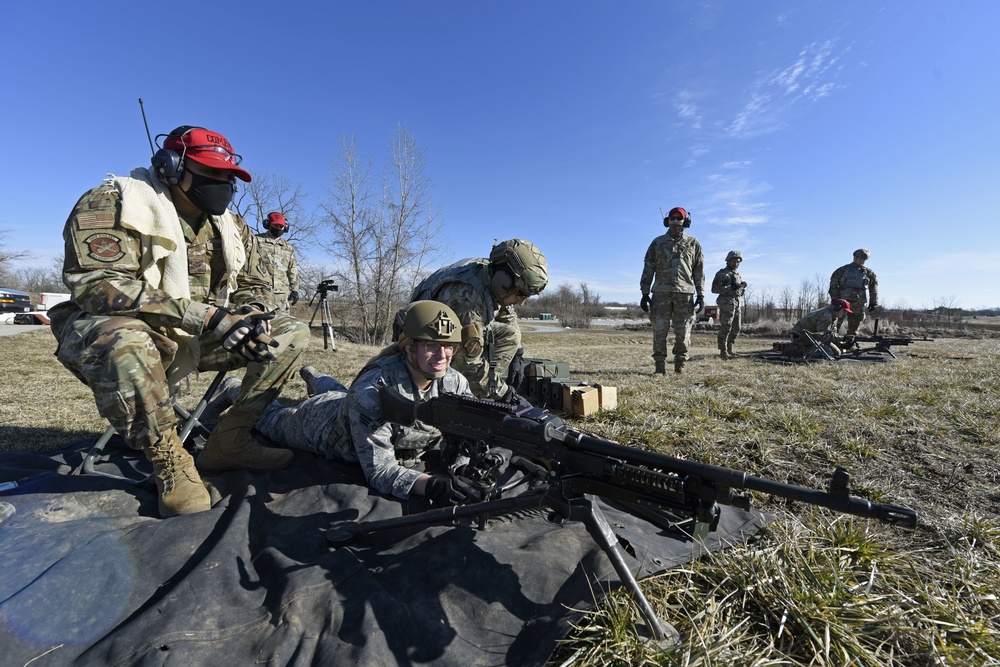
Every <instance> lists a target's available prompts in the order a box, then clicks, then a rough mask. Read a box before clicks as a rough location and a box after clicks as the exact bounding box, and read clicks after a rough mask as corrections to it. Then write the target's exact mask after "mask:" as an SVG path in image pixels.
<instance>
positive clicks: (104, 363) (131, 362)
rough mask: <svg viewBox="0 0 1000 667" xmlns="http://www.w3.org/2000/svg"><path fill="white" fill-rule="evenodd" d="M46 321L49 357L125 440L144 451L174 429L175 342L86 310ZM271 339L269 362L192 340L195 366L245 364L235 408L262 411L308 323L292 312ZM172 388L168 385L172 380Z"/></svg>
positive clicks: (305, 339)
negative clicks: (53, 343) (82, 386)
mask: <svg viewBox="0 0 1000 667" xmlns="http://www.w3.org/2000/svg"><path fill="white" fill-rule="evenodd" d="M59 324H60V325H61V326H56V322H53V333H54V334H55V336H56V340H58V341H59V348H58V350H57V351H56V356H57V358H58V359H59V361H60V362H62V364H63V365H64V366H66V368H68V369H69V370H70V371H72V372H73V374H74V375H76V376H77V377H78V378H80V379H81V380H83V381H84V382H85V383H86V384H87V386H88V387H90V390H91V391H93V392H94V400H95V402H96V404H97V411H98V413H100V415H101V416H102V417H104V418H105V419H107V420H108V421H109V422H110V423H111V425H112V426H114V427H115V430H116V431H118V434H119V435H121V436H122V438H123V439H124V440H125V442H127V443H128V445H129V446H130V447H132V448H134V449H145V448H146V447H148V446H149V445H152V444H155V443H157V442H159V441H160V440H161V439H162V438H163V434H164V433H166V432H168V431H169V430H170V429H174V428H176V426H177V416H176V414H175V413H174V408H173V394H175V393H176V383H177V382H179V380H180V378H174V377H170V373H171V364H172V363H173V361H174V359H175V357H176V356H177V351H178V344H177V343H176V342H175V341H173V340H172V339H170V338H169V337H167V336H166V335H165V334H164V333H162V332H161V331H159V330H157V329H154V328H152V327H150V326H149V325H148V324H146V323H145V322H143V321H142V320H139V319H137V318H134V317H116V316H104V315H88V314H86V313H80V314H79V316H77V317H75V319H70V320H68V321H66V322H60V323H59ZM271 336H272V337H273V338H274V339H275V340H277V341H278V343H279V346H278V347H277V348H272V349H273V354H274V356H275V357H276V359H275V361H271V362H267V363H258V362H250V361H248V360H246V359H244V358H243V357H240V356H238V355H235V354H232V353H230V352H228V351H226V350H225V349H223V348H222V345H221V344H220V343H219V342H218V341H217V340H215V339H214V338H213V337H211V336H209V335H205V334H203V335H202V336H201V337H200V338H199V339H198V343H199V348H200V349H199V354H198V358H197V369H198V370H201V371H220V370H235V369H237V368H243V367H246V369H247V371H246V375H245V376H244V378H243V384H242V386H241V387H240V391H239V395H238V397H237V399H236V402H235V404H234V407H236V408H237V409H241V410H248V411H251V412H253V411H257V412H260V411H263V409H264V408H265V407H266V406H267V404H268V403H270V402H271V401H272V400H273V399H274V398H276V397H277V395H278V393H279V392H280V391H281V388H282V387H283V386H284V384H285V382H287V381H288V378H289V377H290V375H291V372H292V369H293V368H294V367H295V365H296V363H297V362H298V360H299V357H300V356H301V355H302V353H303V352H304V351H305V349H306V347H307V345H308V344H309V329H308V327H307V326H306V325H305V324H303V323H302V322H299V321H298V320H295V319H293V318H291V317H286V316H278V317H275V318H274V319H273V320H271ZM172 383H173V384H174V389H173V390H172V389H171V384H172Z"/></svg>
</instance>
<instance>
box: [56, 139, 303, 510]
mask: <svg viewBox="0 0 1000 667" xmlns="http://www.w3.org/2000/svg"><path fill="white" fill-rule="evenodd" d="M161 137H163V138H164V139H163V144H162V147H161V148H160V149H159V150H158V151H157V152H156V153H155V154H154V155H153V159H152V166H151V168H149V169H144V168H139V169H135V170H133V171H132V175H131V176H130V177H126V176H117V177H116V176H112V177H110V178H108V179H107V180H106V181H105V182H104V183H103V184H102V185H99V186H98V187H96V188H94V189H93V190H90V191H89V192H87V193H86V194H84V195H83V196H82V197H81V198H80V200H79V201H78V202H77V203H76V206H75V207H74V208H73V211H72V212H71V213H70V214H69V218H68V219H67V220H66V226H65V229H64V230H63V238H64V240H65V244H66V256H65V261H64V263H63V282H64V283H65V284H66V286H67V287H69V288H70V290H71V291H72V292H73V298H72V299H71V300H70V301H64V302H62V303H60V304H58V305H57V306H56V307H54V308H53V309H52V310H51V311H49V319H50V320H51V322H52V333H53V334H55V338H56V340H57V341H58V343H59V346H58V349H57V350H56V355H57V358H58V359H59V361H60V362H62V364H63V365H64V366H66V367H67V368H68V369H69V370H70V371H72V372H73V374H74V375H75V376H76V377H78V378H79V379H81V380H83V381H84V382H85V383H86V384H87V386H88V387H90V389H91V391H93V392H94V400H95V401H96V403H97V411H98V412H99V413H100V415H101V416H102V417H104V418H105V419H107V420H108V421H109V422H111V425H112V426H114V427H115V430H116V431H117V432H118V434H119V435H120V436H121V437H122V438H123V439H124V440H125V442H126V443H128V445H129V446H130V447H132V448H133V449H139V450H142V452H143V453H144V454H145V455H146V458H148V459H149V461H150V462H151V463H152V464H153V479H154V481H155V483H156V490H157V493H158V496H159V510H160V516H162V517H169V516H174V515H177V514H193V513H195V512H201V511H204V510H207V509H209V508H210V506H211V502H210V497H209V494H208V491H207V490H206V488H205V486H204V485H203V484H202V481H201V477H200V476H199V474H198V471H197V470H196V469H195V465H194V461H193V459H192V457H191V455H190V454H189V453H188V452H187V451H186V450H185V449H184V444H183V443H182V442H181V439H180V435H179V434H178V432H177V415H176V414H175V412H174V407H173V402H172V393H173V392H172V389H175V388H176V387H177V384H178V383H179V382H180V380H181V379H182V378H183V377H184V376H185V375H186V374H187V372H188V371H191V370H194V369H195V368H197V369H199V370H232V369H236V368H240V367H246V369H247V370H246V375H245V376H244V377H243V382H242V386H241V388H240V391H239V396H238V397H237V398H236V402H235V404H234V405H233V408H232V409H231V410H230V411H229V413H228V414H227V415H226V417H225V418H224V419H223V420H222V421H221V422H220V423H219V425H218V426H216V427H215V429H214V430H213V431H212V434H211V435H210V436H209V438H208V442H206V443H205V448H204V450H202V452H201V454H200V455H199V457H198V467H199V468H201V469H202V470H207V471H212V470H230V469H237V468H239V469H244V470H250V471H253V472H266V471H269V470H277V469H280V468H284V467H285V466H287V465H288V464H289V463H291V461H292V453H291V452H289V451H288V450H283V449H275V448H269V447H262V446H261V445H260V444H259V443H257V442H256V441H255V440H254V438H253V436H252V435H251V432H250V431H251V429H252V428H253V426H254V424H255V423H256V422H257V418H258V417H259V416H260V414H261V413H262V412H263V411H264V408H266V407H267V406H268V405H269V404H270V403H271V401H272V400H274V399H275V398H276V397H277V396H278V393H279V392H280V391H281V387H282V386H283V385H284V384H285V382H286V381H287V380H288V377H289V376H290V375H291V372H292V368H293V367H294V366H295V365H296V363H297V362H298V359H299V356H300V355H301V354H302V352H304V351H305V349H306V346H307V345H308V343H309V330H308V328H307V327H306V325H305V324H303V323H301V322H298V321H296V320H294V319H292V318H290V317H287V316H282V315H278V316H275V314H274V312H273V310H274V306H273V302H272V301H271V293H270V286H269V285H268V283H267V278H268V277H267V275H265V273H266V272H265V271H264V270H263V269H262V268H261V267H260V259H259V257H258V250H257V243H255V241H254V236H253V232H252V231H251V230H250V228H249V227H248V226H247V223H246V221H244V220H243V218H242V217H240V216H239V215H237V214H235V213H233V212H232V211H230V210H229V203H230V202H231V201H232V198H233V193H234V192H235V191H236V179H237V178H238V179H240V180H242V181H245V182H249V181H250V174H249V173H247V171H246V170H244V169H243V168H242V167H240V166H239V164H240V156H239V155H237V154H236V153H235V152H234V151H233V147H232V146H231V145H230V143H229V142H228V141H227V140H226V138H225V137H223V136H222V135H221V134H219V133H218V132H212V131H210V130H206V129H205V128H202V127H192V126H189V125H183V126H181V127H178V128H177V129H175V130H174V131H173V132H171V133H170V134H169V135H159V136H157V141H159V139H160V138H161Z"/></svg>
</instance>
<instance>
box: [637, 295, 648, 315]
mask: <svg viewBox="0 0 1000 667" xmlns="http://www.w3.org/2000/svg"><path fill="white" fill-rule="evenodd" d="M639 307H640V308H642V312H644V313H648V312H649V295H648V294H643V295H642V298H641V299H639Z"/></svg>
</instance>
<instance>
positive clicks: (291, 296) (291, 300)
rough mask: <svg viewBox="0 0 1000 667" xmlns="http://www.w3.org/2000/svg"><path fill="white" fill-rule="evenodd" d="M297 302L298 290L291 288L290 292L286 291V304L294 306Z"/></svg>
mask: <svg viewBox="0 0 1000 667" xmlns="http://www.w3.org/2000/svg"><path fill="white" fill-rule="evenodd" d="M298 302H299V291H298V290H294V289H293V290H292V291H291V292H289V293H288V305H289V306H294V305H295V304H297V303H298Z"/></svg>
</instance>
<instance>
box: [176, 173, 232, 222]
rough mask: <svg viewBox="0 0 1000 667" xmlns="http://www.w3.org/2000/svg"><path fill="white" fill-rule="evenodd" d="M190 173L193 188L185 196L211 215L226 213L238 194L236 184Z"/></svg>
mask: <svg viewBox="0 0 1000 667" xmlns="http://www.w3.org/2000/svg"><path fill="white" fill-rule="evenodd" d="M188 173H189V174H191V187H190V188H188V189H187V190H186V191H185V192H184V195H185V196H186V197H187V198H188V199H190V200H191V203H192V204H194V205H195V206H197V207H198V208H199V209H201V210H202V211H204V212H205V213H208V214H209V215H222V214H223V213H225V212H226V209H227V208H228V207H229V202H231V201H233V195H234V194H236V182H235V181H234V180H232V179H231V180H226V181H219V180H216V179H214V178H208V177H207V176H202V175H201V174H196V173H194V172H193V171H189V172H188Z"/></svg>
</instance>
